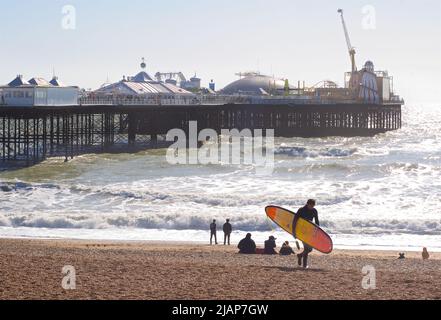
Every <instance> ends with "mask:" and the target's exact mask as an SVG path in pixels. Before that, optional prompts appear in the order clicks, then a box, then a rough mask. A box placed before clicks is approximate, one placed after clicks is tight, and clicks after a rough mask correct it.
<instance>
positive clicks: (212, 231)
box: [210, 219, 217, 245]
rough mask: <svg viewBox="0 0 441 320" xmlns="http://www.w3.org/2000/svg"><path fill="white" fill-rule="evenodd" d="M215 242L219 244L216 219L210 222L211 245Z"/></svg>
mask: <svg viewBox="0 0 441 320" xmlns="http://www.w3.org/2000/svg"><path fill="white" fill-rule="evenodd" d="M213 237H214V243H215V244H217V234H216V220H214V219H213V222H212V223H211V224H210V245H212V244H213Z"/></svg>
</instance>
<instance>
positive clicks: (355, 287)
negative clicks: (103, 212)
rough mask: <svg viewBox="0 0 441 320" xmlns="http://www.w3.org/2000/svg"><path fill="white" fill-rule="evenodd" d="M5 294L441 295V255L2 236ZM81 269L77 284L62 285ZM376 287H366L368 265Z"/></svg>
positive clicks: (0, 283) (0, 294)
mask: <svg viewBox="0 0 441 320" xmlns="http://www.w3.org/2000/svg"><path fill="white" fill-rule="evenodd" d="M0 256H1V259H0V299H146V300H150V299H154V300H156V299H166V300H169V299H178V300H180V299H218V300H224V299H226V300H228V299H244V300H247V299H268V300H272V299H281V300H287V299H363V300H365V299H441V281H440V279H441V254H432V255H431V259H430V260H428V261H424V262H423V261H422V259H421V254H420V253H416V252H414V253H407V255H406V257H407V258H406V259H405V260H397V253H395V252H383V251H346V250H344V251H342V250H339V251H334V252H333V253H332V254H330V255H322V254H319V253H313V254H312V256H311V259H310V260H311V261H310V263H311V268H310V269H309V270H303V269H300V268H298V267H297V265H296V259H295V258H294V256H288V257H282V256H263V255H251V256H244V255H239V254H237V250H236V248H235V247H234V246H232V247H224V246H222V245H220V246H213V247H211V246H208V245H197V244H185V243H176V244H174V243H146V242H143V243H138V242H136V243H135V242H118V243H116V242H102V241H101V242H97V241H66V240H10V239H3V240H0ZM65 265H71V266H74V267H75V272H76V289H75V290H65V289H63V287H62V285H61V284H62V279H63V277H64V275H63V274H62V268H63V266H65ZM366 265H371V266H373V267H374V268H375V270H376V289H374V290H365V289H363V288H362V279H363V276H364V275H363V273H362V268H363V267H364V266H366Z"/></svg>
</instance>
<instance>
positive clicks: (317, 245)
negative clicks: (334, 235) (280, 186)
mask: <svg viewBox="0 0 441 320" xmlns="http://www.w3.org/2000/svg"><path fill="white" fill-rule="evenodd" d="M265 211H266V215H267V216H268V218H270V219H271V220H272V221H273V222H274V223H275V224H277V225H278V226H279V227H280V228H282V229H283V230H285V231H286V232H288V233H290V234H292V235H293V236H294V237H295V238H296V239H299V240H301V241H302V242H304V243H306V244H307V245H309V246H311V247H313V248H314V249H316V250H318V251H320V252H321V253H326V254H328V253H331V252H332V249H333V243H332V239H331V237H330V236H329V235H328V234H327V233H326V232H325V231H323V229H322V228H320V227H319V226H318V225H316V224H314V223H312V222H310V221H308V220H305V219H302V218H296V216H295V213H294V212H291V211H289V210H286V209H283V208H281V207H277V206H268V207H266V208H265Z"/></svg>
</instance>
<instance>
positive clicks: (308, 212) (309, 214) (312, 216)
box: [296, 199, 320, 269]
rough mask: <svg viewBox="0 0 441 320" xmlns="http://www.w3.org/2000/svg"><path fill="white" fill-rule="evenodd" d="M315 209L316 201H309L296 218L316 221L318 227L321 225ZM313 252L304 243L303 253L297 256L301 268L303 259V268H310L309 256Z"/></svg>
mask: <svg viewBox="0 0 441 320" xmlns="http://www.w3.org/2000/svg"><path fill="white" fill-rule="evenodd" d="M314 207H315V200H313V199H309V200H308V202H307V203H306V206H304V207H303V208H300V209H299V211H297V214H296V216H297V217H298V218H302V219H305V220H308V221H311V222H312V220H314V221H315V224H316V225H318V226H319V225H320V222H319V218H318V212H317V210H316V209H314ZM311 252H312V247H310V246H309V245H307V244H306V243H303V252H302V253H299V254H298V255H297V259H298V264H299V266H301V265H302V259H303V268H305V269H306V268H308V255H309V254H310V253H311Z"/></svg>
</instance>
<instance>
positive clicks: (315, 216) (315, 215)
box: [314, 212, 320, 226]
mask: <svg viewBox="0 0 441 320" xmlns="http://www.w3.org/2000/svg"><path fill="white" fill-rule="evenodd" d="M314 220H315V224H316V225H318V226H319V225H320V221H319V218H318V213H317V212H316V213H315V214H314Z"/></svg>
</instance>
